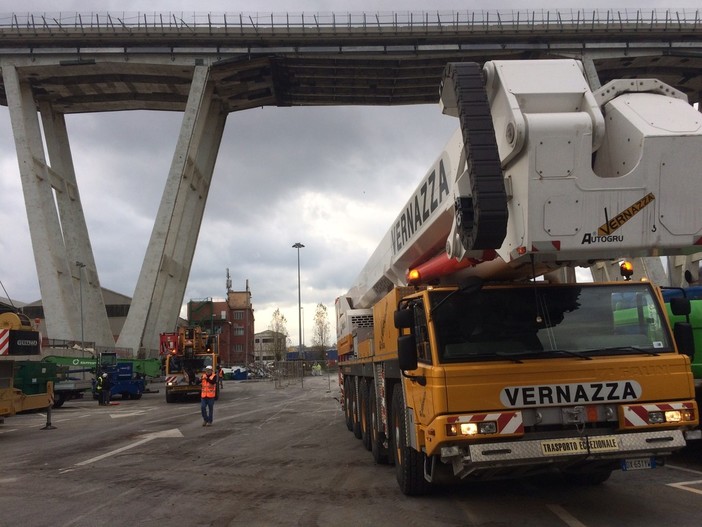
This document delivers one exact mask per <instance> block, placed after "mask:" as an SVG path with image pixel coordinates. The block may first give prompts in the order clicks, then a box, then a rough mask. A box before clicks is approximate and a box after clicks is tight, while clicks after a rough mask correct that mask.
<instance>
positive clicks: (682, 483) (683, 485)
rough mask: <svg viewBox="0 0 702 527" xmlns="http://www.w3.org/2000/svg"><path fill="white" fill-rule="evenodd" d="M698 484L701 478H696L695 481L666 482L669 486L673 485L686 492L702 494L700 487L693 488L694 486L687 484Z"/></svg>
mask: <svg viewBox="0 0 702 527" xmlns="http://www.w3.org/2000/svg"><path fill="white" fill-rule="evenodd" d="M700 484H702V479H698V480H697V481H680V482H679V483H668V484H667V485H668V486H669V487H673V488H676V489H680V490H686V491H688V492H693V493H695V494H702V489H695V488H692V487H689V486H688V485H700Z"/></svg>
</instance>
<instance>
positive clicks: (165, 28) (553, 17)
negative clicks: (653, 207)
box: [0, 8, 702, 35]
mask: <svg viewBox="0 0 702 527" xmlns="http://www.w3.org/2000/svg"><path fill="white" fill-rule="evenodd" d="M701 22H702V19H701V13H700V10H699V9H673V8H670V9H648V10H647V9H616V8H612V9H523V10H504V11H503V10H499V11H498V10H476V11H473V10H461V11H420V12H414V11H377V12H374V13H365V12H355V13H354V12H348V13H331V12H319V13H310V12H308V13H304V12H303V13H209V12H185V11H181V12H169V13H159V12H149V13H146V12H132V13H130V12H122V13H114V12H91V13H78V12H71V13H65V12H57V13H52V12H44V13H26V14H19V13H8V14H4V15H2V14H0V32H2V33H7V32H25V31H28V30H29V31H35V32H45V31H55V32H58V33H61V32H66V31H71V32H76V31H77V32H89V33H94V32H95V31H100V32H115V33H119V34H123V33H124V32H133V31H137V32H150V31H152V32H153V31H158V32H167V33H174V32H175V33H177V34H194V33H202V32H203V31H205V32H207V30H209V31H216V32H217V33H221V32H222V31H224V34H231V35H235V34H237V33H240V34H245V33H246V34H249V33H250V32H251V31H253V32H257V31H263V30H265V31H267V32H268V33H269V34H270V33H276V31H280V30H282V31H283V32H285V31H292V30H295V31H299V30H303V31H309V32H312V33H314V32H315V31H316V32H322V31H324V32H325V33H326V32H329V30H331V31H332V32H333V33H334V32H343V31H345V30H358V29H366V30H373V31H374V32H376V33H377V32H384V31H388V32H393V31H400V30H402V31H417V32H422V31H426V30H427V29H428V28H431V29H432V31H436V30H437V29H438V30H440V31H449V32H450V31H459V30H460V31H465V30H468V31H471V30H472V31H479V32H500V31H536V30H538V31H540V32H544V31H545V32H548V31H569V32H571V31H575V32H578V31H590V30H594V29H597V30H612V31H616V30H622V29H625V28H626V29H627V30H629V31H637V30H640V31H650V30H653V29H655V30H658V31H660V30H665V31H670V32H676V31H690V30H693V31H694V30H696V29H697V27H698V26H699V25H700V23H701Z"/></svg>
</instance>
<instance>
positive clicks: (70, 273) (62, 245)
mask: <svg viewBox="0 0 702 527" xmlns="http://www.w3.org/2000/svg"><path fill="white" fill-rule="evenodd" d="M2 75H3V81H4V83H5V92H6V95H7V105H8V108H9V111H10V120H11V122H12V130H13V134H14V136H15V148H16V150H17V159H18V162H19V171H20V179H21V181H22V190H23V193H24V201H25V207H26V210H27V219H28V223H29V234H30V237H31V240H32V249H33V251H34V261H35V263H36V268H37V277H38V279H39V289H40V291H41V296H42V304H43V307H44V312H45V313H46V317H45V324H46V330H47V334H48V335H49V337H50V338H54V339H65V340H73V341H76V342H80V341H84V342H94V343H96V344H97V345H99V346H114V342H115V341H114V337H113V336H112V334H111V331H110V326H109V322H108V319H107V313H106V311H105V304H104V301H103V298H102V290H101V288H100V282H99V280H98V274H97V270H96V269H95V261H94V258H93V253H92V249H91V245H90V239H89V236H88V229H87V227H86V224H85V216H84V214H83V208H82V205H81V201H80V195H79V193H78V187H77V184H76V177H75V171H74V168H73V161H72V159H71V152H70V146H69V142H68V133H67V131H66V123H65V121H64V118H63V115H62V114H60V113H57V112H55V111H54V110H53V108H52V107H51V105H50V104H49V103H48V102H44V103H42V104H41V106H40V109H41V117H42V124H43V127H44V134H43V136H42V132H41V128H40V126H39V116H38V114H37V107H36V104H35V102H34V97H33V94H32V90H31V87H30V86H29V84H28V83H27V82H23V81H21V80H20V76H19V75H18V72H17V68H15V67H14V66H12V65H7V64H3V65H2ZM42 139H43V141H42ZM44 143H46V148H47V151H48V156H49V158H50V159H51V165H49V164H48V163H47V161H46V152H45V150H44ZM54 195H55V198H54ZM54 199H55V201H54ZM76 262H81V265H82V266H78V265H76ZM81 313H82V315H81Z"/></svg>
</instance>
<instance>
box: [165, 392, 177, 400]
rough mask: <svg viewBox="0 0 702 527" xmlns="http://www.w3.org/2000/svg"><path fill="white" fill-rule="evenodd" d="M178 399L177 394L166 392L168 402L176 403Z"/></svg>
mask: <svg viewBox="0 0 702 527" xmlns="http://www.w3.org/2000/svg"><path fill="white" fill-rule="evenodd" d="M175 400H176V396H175V395H174V394H172V393H171V392H168V391H167V392H166V402H167V403H174V402H175Z"/></svg>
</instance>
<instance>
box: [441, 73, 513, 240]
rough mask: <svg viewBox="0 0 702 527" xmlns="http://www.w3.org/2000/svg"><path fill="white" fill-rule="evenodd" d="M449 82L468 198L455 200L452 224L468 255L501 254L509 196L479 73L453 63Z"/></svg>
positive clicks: (448, 77)
mask: <svg viewBox="0 0 702 527" xmlns="http://www.w3.org/2000/svg"><path fill="white" fill-rule="evenodd" d="M444 79H445V81H444V82H452V83H453V86H454V91H455V94H456V106H457V108H458V118H459V122H460V126H461V132H462V133H463V143H464V147H465V152H466V161H467V165H468V167H467V170H468V175H469V178H470V185H471V192H472V196H459V197H457V198H456V203H455V208H456V222H457V225H458V227H459V234H460V237H461V243H462V244H463V246H464V247H465V248H466V250H471V249H499V248H500V247H501V246H502V242H503V241H504V239H505V235H506V233H507V220H508V213H507V194H506V192H505V185H504V180H503V175H502V167H501V166H500V156H499V153H498V151H497V141H496V140H495V128H494V126H493V123H492V116H491V114H490V104H489V103H488V99H487V92H486V91H485V82H484V80H483V74H482V69H481V67H480V65H479V64H476V63H475V62H451V63H449V64H448V65H447V66H446V70H445V71H444Z"/></svg>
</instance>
